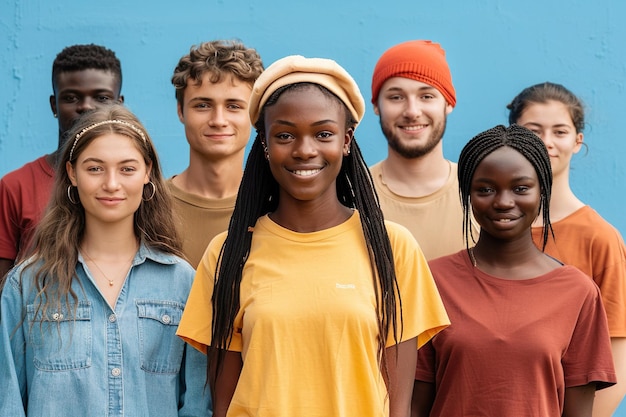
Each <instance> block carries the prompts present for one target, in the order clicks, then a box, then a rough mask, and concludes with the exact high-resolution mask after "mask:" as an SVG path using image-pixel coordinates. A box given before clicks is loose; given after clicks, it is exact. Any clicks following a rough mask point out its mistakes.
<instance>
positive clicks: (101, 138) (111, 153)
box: [77, 132, 142, 159]
mask: <svg viewBox="0 0 626 417" xmlns="http://www.w3.org/2000/svg"><path fill="white" fill-rule="evenodd" d="M79 141H80V139H79ZM77 156H78V158H79V159H86V158H97V159H116V158H118V159H126V158H130V157H132V158H136V159H142V158H141V151H140V150H139V147H138V145H137V140H136V139H134V138H131V137H130V136H126V135H123V134H121V133H112V132H107V133H103V134H101V135H98V136H96V137H94V138H93V139H91V141H90V142H89V143H88V144H86V146H85V147H84V148H83V149H82V150H80V153H79V154H78V155H77Z"/></svg>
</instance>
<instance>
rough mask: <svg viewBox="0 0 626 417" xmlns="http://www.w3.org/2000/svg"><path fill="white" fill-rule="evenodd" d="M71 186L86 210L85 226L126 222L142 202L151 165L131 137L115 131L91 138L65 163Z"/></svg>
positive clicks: (130, 219)
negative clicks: (73, 161)
mask: <svg viewBox="0 0 626 417" xmlns="http://www.w3.org/2000/svg"><path fill="white" fill-rule="evenodd" d="M66 169H67V173H68V176H69V178H70V181H71V182H72V185H74V186H76V187H77V189H78V196H79V198H80V204H81V205H82V206H83V208H84V210H85V226H86V228H89V226H90V225H94V224H96V223H101V224H104V223H106V224H112V223H124V222H125V223H128V226H129V227H130V228H132V227H133V216H134V213H135V211H137V209H138V208H139V205H140V204H141V198H142V193H143V188H144V185H145V184H147V183H148V182H149V181H150V178H149V175H150V167H149V166H147V165H146V163H145V161H144V159H143V156H142V155H141V153H140V152H139V150H138V149H137V147H136V145H135V144H134V142H133V140H132V139H131V138H129V137H127V136H124V135H120V134H117V133H108V134H105V135H102V136H100V137H98V138H96V139H94V140H93V141H92V142H91V143H89V145H87V146H86V147H85V149H84V150H83V151H82V152H81V153H80V154H79V155H77V158H76V162H75V165H74V166H72V165H71V164H70V163H69V162H68V163H67V165H66Z"/></svg>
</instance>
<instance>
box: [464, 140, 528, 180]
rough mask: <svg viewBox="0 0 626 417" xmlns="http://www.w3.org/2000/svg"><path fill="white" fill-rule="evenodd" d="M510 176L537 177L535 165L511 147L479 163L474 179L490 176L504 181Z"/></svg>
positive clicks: (498, 150) (505, 147)
mask: <svg viewBox="0 0 626 417" xmlns="http://www.w3.org/2000/svg"><path fill="white" fill-rule="evenodd" d="M508 175H512V176H516V177H522V176H524V177H535V178H536V177H537V173H536V172H535V168H534V166H533V164H531V163H530V161H529V160H528V159H527V158H526V157H525V156H524V155H522V153H521V152H519V151H518V150H516V149H514V148H511V147H509V146H503V147H501V148H498V149H496V150H495V151H493V152H491V153H490V154H489V155H487V156H486V157H485V158H483V160H482V161H480V162H479V163H478V166H477V167H476V171H475V174H474V178H476V177H477V176H480V177H483V176H488V177H496V178H499V179H502V178H504V177H506V176H508Z"/></svg>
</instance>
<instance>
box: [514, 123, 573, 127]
mask: <svg viewBox="0 0 626 417" xmlns="http://www.w3.org/2000/svg"><path fill="white" fill-rule="evenodd" d="M529 125H530V126H537V127H543V126H544V125H542V124H541V123H537V122H528V123H525V124H524V126H529ZM546 127H569V128H573V127H574V126H571V125H568V124H567V123H559V124H556V125H548V126H546Z"/></svg>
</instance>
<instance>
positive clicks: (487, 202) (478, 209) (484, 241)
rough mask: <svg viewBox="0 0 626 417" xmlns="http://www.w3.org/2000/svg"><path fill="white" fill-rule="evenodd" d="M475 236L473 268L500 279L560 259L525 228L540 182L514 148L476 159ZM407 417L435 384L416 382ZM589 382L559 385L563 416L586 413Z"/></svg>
mask: <svg viewBox="0 0 626 417" xmlns="http://www.w3.org/2000/svg"><path fill="white" fill-rule="evenodd" d="M470 200H471V204H472V211H473V213H474V218H475V219H476V221H477V222H478V223H479V225H480V237H479V239H478V242H477V244H476V246H475V247H474V249H473V252H474V257H475V259H476V266H477V268H479V269H481V270H482V271H484V272H486V273H488V274H490V275H493V276H496V277H499V278H501V279H511V280H526V279H531V278H534V277H537V276H540V275H543V274H546V273H548V272H550V271H552V270H554V269H556V268H559V267H560V264H559V263H558V262H557V261H555V260H554V259H552V258H550V257H549V256H547V255H545V254H544V253H543V252H541V251H540V250H539V249H537V247H536V246H535V244H534V243H533V240H532V235H531V233H530V228H531V225H532V222H533V220H534V219H535V217H536V215H537V213H538V211H539V203H540V185H539V180H538V178H537V174H536V172H535V169H534V168H533V166H532V164H531V163H530V162H529V161H528V160H526V158H525V157H524V156H523V155H522V154H520V153H519V152H518V151H517V150H514V149H512V148H509V147H506V146H505V147H503V148H500V149H497V150H496V151H494V152H492V153H491V154H489V155H487V156H486V157H485V159H483V160H482V162H480V164H479V165H478V167H477V168H476V171H475V173H474V176H473V178H472V185H471V190H470ZM413 392H414V394H413V395H414V397H413V407H412V416H413V417H418V416H420V417H421V416H428V414H429V412H430V408H431V407H432V404H433V400H434V396H435V393H436V392H435V388H434V385H433V384H426V383H424V382H420V381H416V384H415V386H414V391H413ZM594 393H595V385H594V384H588V385H584V386H577V387H567V388H565V398H564V405H563V416H564V417H589V416H590V415H591V409H592V406H593V398H594Z"/></svg>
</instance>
